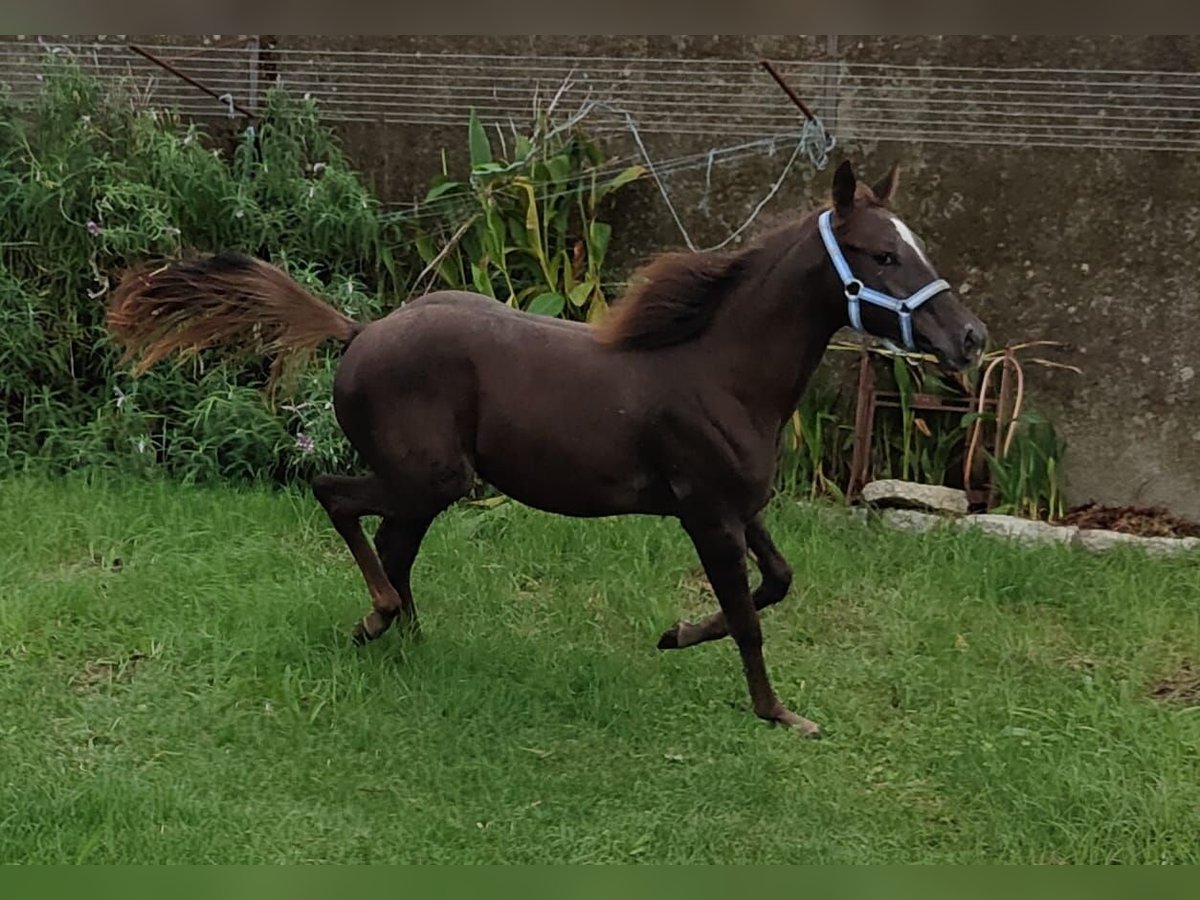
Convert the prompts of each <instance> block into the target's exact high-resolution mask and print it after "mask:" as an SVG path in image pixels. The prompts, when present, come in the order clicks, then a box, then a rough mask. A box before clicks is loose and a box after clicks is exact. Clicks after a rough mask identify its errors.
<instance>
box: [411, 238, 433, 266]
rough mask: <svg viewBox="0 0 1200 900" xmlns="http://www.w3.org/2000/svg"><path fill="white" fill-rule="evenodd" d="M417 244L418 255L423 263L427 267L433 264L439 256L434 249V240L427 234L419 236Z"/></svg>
mask: <svg viewBox="0 0 1200 900" xmlns="http://www.w3.org/2000/svg"><path fill="white" fill-rule="evenodd" d="M415 243H416V245H417V254H418V255H419V256H420V257H421V261H422V262H423V263H425V265H429V264H430V263H431V262H433V258H434V257H435V256H437V254H438V252H437V251H436V250H435V249H433V238H431V237H430V236H429V235H427V234H419V235H417V239H416V241H415Z"/></svg>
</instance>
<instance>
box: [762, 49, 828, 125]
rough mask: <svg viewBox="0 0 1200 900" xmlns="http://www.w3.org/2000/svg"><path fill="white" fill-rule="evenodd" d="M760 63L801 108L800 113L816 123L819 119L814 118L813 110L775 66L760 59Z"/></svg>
mask: <svg viewBox="0 0 1200 900" xmlns="http://www.w3.org/2000/svg"><path fill="white" fill-rule="evenodd" d="M759 62H760V63H762V67H763V68H764V69H766V70H767V71H768V72H769V73H771V77H772V78H774V79H775V82H776V84H778V85H779V86H780V87H781V88H783V92H784V93H785V94H787V95H788V96H789V97H790V98H791V100H792V102H793V103H795V104H796V105H797V106H798V107H800V112H802V113H804V115H805V116H806V117H807V118H808V121H810V122H815V121H816V120H817V117H816V116H814V115H813V113H812V110H811V109H809V108H808V104H807V103H805V102H804V101H803V100H801V99H800V95H799V94H797V93H796V92H795V91H793V90H792V88H791V86H790V85H789V84H788V83H787V82H786V81H784V80H783V76H782V75H780V74H779V72H778V71H777V70H776V69H775V67H774V66H773V65H771V62H770V60H766V59H760V60H759Z"/></svg>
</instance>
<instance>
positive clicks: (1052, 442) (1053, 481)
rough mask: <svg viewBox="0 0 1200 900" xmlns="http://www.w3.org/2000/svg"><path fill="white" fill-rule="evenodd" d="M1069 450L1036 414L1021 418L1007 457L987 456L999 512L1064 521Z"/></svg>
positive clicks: (1046, 422)
mask: <svg viewBox="0 0 1200 900" xmlns="http://www.w3.org/2000/svg"><path fill="white" fill-rule="evenodd" d="M1066 449H1067V446H1066V441H1064V440H1063V439H1062V438H1061V437H1060V436H1059V435H1058V434H1057V433H1056V431H1055V429H1054V426H1053V425H1052V424H1051V423H1050V422H1049V421H1047V420H1046V419H1044V418H1042V417H1041V416H1038V415H1036V414H1033V413H1026V414H1024V415H1022V416H1021V418H1020V419H1019V420H1018V422H1017V427H1016V432H1015V433H1014V436H1013V443H1012V445H1011V446H1010V447H1009V450H1008V452H1007V453H1006V454H1005V455H1004V457H1003V458H1002V459H996V458H995V457H994V456H993V455H992V454H990V453H989V454H988V464H989V466H990V467H991V471H992V478H993V481H994V484H995V487H996V492H997V494H998V499H999V504H998V505H997V506H996V509H997V511H999V512H1007V513H1011V514H1012V515H1018V516H1024V517H1026V518H1030V519H1051V520H1053V519H1059V518H1061V517H1062V516H1063V514H1064V513H1065V512H1066V508H1065V503H1064V500H1063V490H1062V460H1063V455H1064V454H1065V453H1066Z"/></svg>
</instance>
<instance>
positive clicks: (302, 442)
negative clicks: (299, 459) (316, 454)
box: [296, 431, 317, 456]
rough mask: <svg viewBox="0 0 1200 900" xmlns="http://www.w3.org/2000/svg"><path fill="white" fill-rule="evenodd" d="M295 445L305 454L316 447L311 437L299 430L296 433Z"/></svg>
mask: <svg viewBox="0 0 1200 900" xmlns="http://www.w3.org/2000/svg"><path fill="white" fill-rule="evenodd" d="M296 447H297V448H298V449H299V450H300V452H301V453H303V454H305V455H306V456H307V455H308V454H309V453H312V452H313V450H315V449H316V448H317V445H316V444H315V443H314V442H313V439H312V438H310V437H309V436H308V435H307V434H305V433H304V432H303V431H301V432H300V433H299V434H297V435H296Z"/></svg>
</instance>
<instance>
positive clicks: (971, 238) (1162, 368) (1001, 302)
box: [193, 35, 1200, 516]
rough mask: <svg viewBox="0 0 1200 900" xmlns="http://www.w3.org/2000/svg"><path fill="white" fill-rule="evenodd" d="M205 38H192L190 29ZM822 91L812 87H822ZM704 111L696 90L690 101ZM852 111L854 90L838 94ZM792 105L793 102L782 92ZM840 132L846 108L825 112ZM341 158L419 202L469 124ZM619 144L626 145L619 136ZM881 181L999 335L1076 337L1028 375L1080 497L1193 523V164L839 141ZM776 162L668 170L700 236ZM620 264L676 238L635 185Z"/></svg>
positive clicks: (406, 134)
mask: <svg viewBox="0 0 1200 900" xmlns="http://www.w3.org/2000/svg"><path fill="white" fill-rule="evenodd" d="M193 40H194V39H193ZM277 41H278V44H279V46H281V47H293V48H311V49H313V50H319V49H355V50H369V49H386V50H420V51H422V52H426V53H438V52H445V51H458V52H472V53H496V54H511V53H522V54H538V55H543V56H550V55H556V54H561V55H573V56H578V57H579V58H580V60H582V61H586V59H587V58H588V57H594V56H598V55H607V56H616V57H628V56H637V55H643V56H647V57H655V58H674V57H688V58H720V59H742V60H746V61H747V63H748V65H749V66H753V64H754V61H756V60H757V59H758V58H760V57H762V56H767V57H772V58H776V59H792V60H795V59H832V58H839V59H844V60H848V61H853V62H888V63H911V64H931V65H957V66H1002V67H1003V66H1029V67H1034V68H1046V67H1080V68H1111V69H1131V70H1169V71H1186V72H1194V71H1197V70H1198V68H1200V38H1194V37H1169V36H1158V37H1153V36H1150V37H1097V38H1092V37H1078V38H1074V37H1072V38H1062V37H1019V38H1018V37H1016V36H999V37H971V36H921V37H887V36H862V37H858V36H840V37H838V38H836V39H834V40H831V39H830V38H829V37H828V36H824V35H804V36H749V37H747V36H691V37H665V36H637V37H628V36H621V37H613V36H608V37H599V36H592V37H536V38H535V37H529V36H525V37H479V36H472V37H455V36H442V37H347V36H340V37H290V36H279V37H278V38H277ZM818 99H819V98H818ZM696 102H697V103H703V98H697V101H696ZM842 102H843V103H847V104H852V103H853V102H854V98H853V96H848V97H845V98H843V101H842ZM780 103H781V104H785V103H786V100H784V98H783V97H782V95H780ZM818 111H819V112H820V113H821V114H822V115H824V116H825V117H826V119H827V121H829V122H830V124H831V125H832V127H833V130H834V132H835V133H837V130H838V129H837V125H838V110H837V109H836V108H835V109H833V110H830V109H825V108H821V109H819V110H818ZM339 129H340V132H341V134H342V135H343V138H344V140H345V143H346V147H347V149H348V152H349V155H350V156H351V158H352V159H353V160H354V161H355V163H356V165H358V167H359V168H361V169H362V170H363V171H364V172H366V173H367V174H368V175H369V176H370V178H371V179H372V180H373V181H374V183H375V184H376V185H377V187H378V188H379V190H380V191H381V193H382V194H383V195H384V196H385V197H386V198H388V199H391V200H394V201H406V200H410V199H412V198H413V197H415V196H418V195H420V194H422V193H423V189H424V185H425V184H426V183H427V182H428V179H429V177H431V176H432V175H433V174H434V173H435V172H436V171H437V168H438V166H439V165H440V155H439V154H440V151H441V150H442V148H447V149H448V150H449V151H450V157H451V159H452V160H461V159H462V155H463V152H464V146H465V135H464V132H463V129H462V128H461V127H459V128H453V129H451V128H445V127H430V126H400V125H384V124H376V123H369V122H368V123H362V122H359V123H346V124H344V125H340V126H339ZM619 140H620V138H619V136H615V137H614V141H619ZM730 142H731V141H730V140H729V139H728V138H727V137H725V136H722V135H720V134H713V135H710V136H703V137H697V136H685V135H671V134H662V133H654V134H649V135H648V136H647V143H648V145H649V147H650V150H651V153H652V154H653V155H654V156H655V157H656V158H660V159H662V158H670V157H676V156H680V155H682V154H685V153H689V152H699V151H705V150H707V149H709V148H710V147H713V146H722V145H724V144H728V143H730ZM842 156H850V157H852V158H853V159H854V160H855V161H856V163H857V164H858V168H859V170H860V172H862V173H864V174H867V175H870V176H871V177H876V176H877V175H878V174H879V173H882V172H883V171H884V170H885V169H886V167H887V165H888V164H889V163H890V162H891V161H892V160H893V159H899V160H901V162H902V164H903V167H904V174H903V187H902V192H901V196H900V198H899V201H898V206H899V209H900V212H901V213H902V214H903V215H904V216H905V218H906V220H907V221H908V222H909V223H910V224H911V225H912V227H913V228H914V229H915V230H916V231H918V232H919V233H920V234H921V235H922V236H923V237H924V238H925V239H926V241H927V243H928V245H929V248H930V251H931V255H932V256H933V258H934V260H935V262H936V263H937V264H938V265H939V267H940V269H941V272H942V274H943V276H944V277H946V278H947V279H949V280H950V281H951V282H952V283H953V284H955V285H956V286H958V288H959V289H960V291H961V292H962V294H963V295H964V297H965V299H966V300H967V301H968V302H969V303H970V304H972V305H973V306H974V307H975V308H976V309H977V310H978V312H979V313H980V314H981V315H982V316H983V317H984V319H985V320H986V321H987V322H988V324H989V326H990V327H991V330H992V334H993V336H994V339H995V340H996V341H999V342H1015V341H1023V340H1033V339H1041V338H1049V339H1056V340H1063V341H1067V342H1069V343H1070V345H1071V350H1070V352H1069V353H1068V354H1066V355H1065V356H1063V357H1060V358H1063V359H1064V360H1065V361H1069V362H1072V363H1074V364H1076V365H1078V366H1080V367H1081V368H1082V369H1083V374H1082V375H1076V374H1073V373H1069V372H1055V371H1048V370H1043V369H1040V368H1039V367H1037V366H1029V367H1028V368H1027V375H1028V376H1029V385H1028V401H1027V402H1028V403H1029V405H1030V406H1031V407H1034V408H1036V409H1038V410H1040V411H1043V412H1045V413H1046V414H1048V415H1049V416H1051V417H1052V418H1053V420H1054V421H1055V423H1056V425H1057V426H1058V428H1059V430H1060V431H1061V433H1062V434H1063V435H1064V436H1065V437H1066V439H1067V440H1068V442H1069V455H1068V461H1067V472H1068V480H1069V491H1070V499H1071V500H1072V502H1078V501H1083V500H1088V499H1095V500H1098V501H1102V502H1118V503H1128V502H1145V503H1165V504H1167V505H1169V506H1170V507H1172V508H1173V509H1174V510H1176V511H1178V512H1180V513H1183V514H1186V515H1190V516H1200V387H1198V386H1197V384H1198V381H1200V379H1197V377H1196V375H1197V370H1200V353H1198V352H1197V350H1198V341H1197V337H1198V336H1200V296H1198V291H1200V288H1198V285H1200V254H1197V251H1196V246H1197V245H1196V237H1197V230H1198V229H1200V209H1198V207H1197V200H1196V198H1197V197H1198V196H1200V160H1198V159H1197V158H1196V156H1195V155H1194V154H1191V153H1183V152H1153V151H1131V150H1092V149H1029V148H1019V147H1001V146H989V145H961V146H960V145H954V144H945V143H913V142H902V143H894V142H875V141H871V140H869V139H862V138H852V139H849V140H847V139H843V140H842V141H841V145H840V147H839V149H838V151H837V152H836V154H835V158H841V157H842ZM783 161H784V158H783V157H780V156H776V157H775V158H771V159H763V158H753V159H750V160H748V161H745V162H743V163H739V164H737V165H735V166H731V167H729V168H725V169H721V170H719V171H718V172H717V173H715V174H714V177H713V184H712V190H711V194H710V196H709V198H708V200H709V202H708V205H707V207H706V209H707V210H709V211H708V212H705V211H702V210H701V208H700V207H699V206H698V200H699V198H700V196H701V193H702V191H703V174H702V173H701V174H697V173H691V174H685V175H681V176H677V177H674V178H672V180H671V190H672V194H673V196H675V197H676V199H677V201H678V204H677V205H678V206H679V208H680V210H681V211H682V213H683V215H684V218H685V222H686V224H687V226H688V228H689V230H690V231H691V233H692V235H693V237H694V238H695V240H696V241H697V243H699V244H701V245H705V244H709V243H713V242H716V241H718V240H720V239H722V238H724V237H725V236H726V235H727V234H728V233H729V232H730V231H731V230H732V228H734V227H736V226H737V225H738V224H739V223H740V222H741V221H742V220H743V219H744V218H745V217H746V215H747V214H748V212H749V211H750V210H751V209H752V208H753V206H754V204H755V203H757V202H758V200H759V199H760V198H761V197H762V195H763V194H764V193H765V191H766V189H767V187H768V186H769V185H770V184H771V182H773V181H774V179H775V178H776V176H777V175H778V172H779V169H780V167H781V166H782V164H783ZM831 171H832V168H830V169H829V170H827V171H826V172H825V173H814V172H813V171H812V170H811V169H810V168H809V167H807V166H805V165H800V166H798V167H797V169H796V170H795V171H794V172H793V175H792V177H791V178H790V179H789V182H788V183H787V184H786V186H785V188H784V189H783V190H781V191H780V193H779V194H778V195H777V196H776V198H775V199H774V200H773V201H772V202H771V203H770V204H769V206H768V207H767V208H766V210H765V211H764V214H763V215H762V216H761V217H760V218H759V220H758V221H757V222H756V223H755V226H754V228H753V229H752V230H751V231H750V232H749V234H748V237H752V236H753V234H754V233H757V232H758V231H761V230H762V229H764V228H768V227H770V226H771V224H772V222H773V221H776V220H777V219H778V217H779V216H781V215H784V214H787V213H789V212H790V211H792V210H796V209H806V208H810V207H811V205H812V204H813V202H814V201H815V200H816V199H817V198H818V197H820V196H822V195H823V194H825V193H826V192H827V190H828V183H827V179H828V177H829V174H830V173H831ZM610 218H611V219H612V220H613V221H614V223H615V224H616V225H617V228H616V232H615V234H616V237H615V240H616V242H617V243H616V246H615V247H614V252H615V254H616V255H617V258H618V259H619V260H620V261H621V262H622V263H623V264H625V265H629V264H632V263H633V262H635V261H637V260H638V259H640V258H642V257H644V256H645V255H647V254H649V253H651V252H653V251H656V250H659V249H662V248H665V247H671V246H678V245H679V244H680V237H679V234H678V231H677V230H676V228H675V226H674V224H673V223H672V222H671V219H670V217H669V216H668V214H667V211H666V209H665V207H664V206H663V203H662V200H661V198H660V197H659V196H658V194H657V191H656V190H655V189H654V188H653V186H652V185H650V184H649V183H646V184H641V185H638V186H636V187H635V189H634V191H633V193H632V194H631V195H630V196H629V198H628V199H627V200H625V201H623V202H622V204H621V206H620V207H619V208H617V209H616V210H614V212H613V214H612V216H611V217H610Z"/></svg>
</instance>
